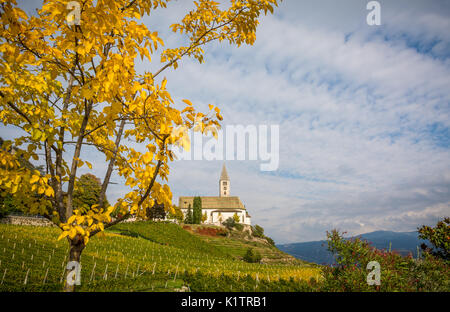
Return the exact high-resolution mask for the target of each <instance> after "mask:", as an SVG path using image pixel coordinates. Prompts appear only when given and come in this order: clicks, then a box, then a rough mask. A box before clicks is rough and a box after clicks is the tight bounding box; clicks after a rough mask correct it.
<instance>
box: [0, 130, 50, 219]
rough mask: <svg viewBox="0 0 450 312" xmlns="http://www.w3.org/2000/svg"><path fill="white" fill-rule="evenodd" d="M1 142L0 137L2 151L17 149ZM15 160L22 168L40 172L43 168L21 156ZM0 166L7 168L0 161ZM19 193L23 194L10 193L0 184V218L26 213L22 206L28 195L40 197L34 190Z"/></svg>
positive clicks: (10, 152) (9, 151) (13, 151)
mask: <svg viewBox="0 0 450 312" xmlns="http://www.w3.org/2000/svg"><path fill="white" fill-rule="evenodd" d="M3 143H4V140H3V138H1V137H0V149H2V150H3V153H9V154H15V153H16V151H17V149H16V148H15V147H14V146H12V145H8V144H5V146H3ZM17 160H18V166H19V167H20V168H22V169H23V170H38V171H40V172H42V170H43V168H42V166H34V165H33V164H32V163H31V162H29V161H28V160H25V159H23V158H22V157H18V158H17ZM0 168H1V169H3V170H8V167H7V166H6V165H3V164H2V163H0ZM21 195H24V194H19V193H15V194H12V193H11V192H9V189H8V188H7V187H4V186H1V185H0V219H1V218H4V217H6V216H7V215H9V214H11V213H18V214H23V213H24V212H25V213H26V212H27V210H26V209H25V211H24V209H23V208H24V207H26V203H27V201H28V199H29V198H30V197H42V196H41V195H39V194H38V193H37V192H36V191H34V192H32V193H28V194H26V197H24V196H21Z"/></svg>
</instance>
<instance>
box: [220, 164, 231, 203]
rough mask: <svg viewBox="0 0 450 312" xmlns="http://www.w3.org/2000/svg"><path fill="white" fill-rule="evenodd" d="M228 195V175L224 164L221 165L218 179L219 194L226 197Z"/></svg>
mask: <svg viewBox="0 0 450 312" xmlns="http://www.w3.org/2000/svg"><path fill="white" fill-rule="evenodd" d="M229 195H230V178H229V177H228V173H227V168H225V164H223V167H222V173H221V174H220V179H219V196H220V197H228V196H229Z"/></svg>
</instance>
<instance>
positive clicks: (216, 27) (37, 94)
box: [0, 0, 277, 243]
mask: <svg viewBox="0 0 450 312" xmlns="http://www.w3.org/2000/svg"><path fill="white" fill-rule="evenodd" d="M167 2H168V1H167V0H151V1H132V2H130V1H129V0H117V1H110V0H108V1H85V2H83V9H82V10H81V12H80V16H79V25H72V24H74V23H75V22H77V20H78V18H75V19H72V22H71V23H68V13H69V11H68V9H67V7H66V4H67V1H59V0H47V1H44V4H43V6H42V8H41V9H40V10H38V12H37V14H35V15H33V16H27V14H26V13H25V12H24V11H23V10H21V9H19V8H18V7H17V5H16V4H15V3H14V1H6V2H4V3H3V4H2V6H0V20H1V23H2V27H0V71H1V73H2V74H1V75H0V122H2V123H3V124H5V125H12V126H17V127H20V128H22V129H23V130H24V132H25V135H23V136H21V137H19V138H16V139H15V140H14V143H13V142H6V143H5V144H6V145H5V147H4V148H2V149H0V163H1V166H0V185H1V186H2V189H6V190H7V191H10V192H11V193H13V194H15V196H20V197H21V198H23V199H24V202H26V203H25V205H24V209H25V210H27V211H28V212H34V213H42V214H45V215H49V216H51V217H52V220H54V222H55V223H57V224H58V225H59V226H60V227H61V229H62V230H63V232H62V234H61V235H60V237H59V239H62V238H64V237H67V236H68V237H69V238H70V239H73V238H74V237H75V236H76V235H80V236H82V237H83V239H84V241H85V243H87V242H88V240H89V236H90V233H92V232H93V231H103V230H104V228H105V226H107V224H108V223H109V222H111V220H112V218H111V216H110V215H111V213H112V211H113V210H114V207H117V208H118V211H119V212H120V213H121V214H122V215H124V214H127V215H128V214H138V215H141V214H144V211H145V207H148V206H150V205H152V204H153V203H154V201H155V200H157V201H158V202H159V203H162V204H164V206H166V207H171V200H172V193H171V191H170V188H169V186H168V185H167V184H164V182H167V181H168V175H169V172H170V170H169V164H170V161H172V160H173V159H174V155H173V153H172V152H171V151H170V147H171V146H176V145H178V146H182V147H183V148H185V149H189V148H190V141H189V136H188V135H187V130H189V129H194V130H195V131H201V132H202V133H205V134H208V133H210V132H212V133H213V135H216V130H215V129H218V128H219V127H220V124H219V121H221V120H222V116H221V115H220V110H219V109H218V108H217V107H213V106H212V105H209V111H210V112H209V113H210V114H209V115H207V114H203V113H201V112H197V110H196V109H195V108H194V105H193V104H192V102H191V101H189V100H187V99H184V100H182V102H183V103H184V104H185V105H186V108H184V109H181V110H178V108H176V107H175V101H174V100H173V99H172V97H171V95H170V93H169V91H168V89H169V82H168V80H167V79H166V78H165V77H164V78H163V77H162V75H160V74H161V73H162V72H163V71H166V70H170V69H176V68H177V67H178V66H179V64H181V63H180V60H181V59H182V58H184V57H194V58H195V59H197V60H198V61H199V62H200V63H202V62H204V50H203V46H204V45H206V44H207V43H209V42H211V41H214V40H217V41H224V40H225V41H228V42H229V43H231V44H233V45H236V46H240V45H241V44H253V43H254V41H255V38H256V35H255V34H256V27H257V25H258V19H259V17H260V15H261V14H262V13H264V14H266V13H267V12H270V13H272V12H273V8H274V7H275V6H277V1H276V0H252V1H234V0H233V1H231V2H230V3H229V4H228V6H227V5H219V3H217V2H215V1H211V0H202V1H195V2H194V8H193V9H192V10H191V11H190V12H187V14H186V15H185V16H184V17H183V18H182V20H181V21H180V22H178V23H175V24H173V25H172V26H171V29H172V30H173V31H174V32H176V33H180V34H183V36H186V37H187V40H186V42H187V44H186V46H180V47H175V48H163V46H164V41H163V39H162V38H160V36H159V33H158V32H157V31H156V30H155V29H151V30H150V29H148V27H147V26H146V25H145V24H144V23H142V22H141V20H142V18H143V17H144V16H148V15H150V14H151V12H153V11H154V10H157V9H159V8H165V7H166V3H167ZM69 22H70V21H69ZM154 55H158V56H160V60H161V61H162V62H163V63H164V64H163V65H162V67H161V68H160V69H157V70H155V71H154V72H149V71H145V72H144V73H138V72H137V70H136V63H135V62H136V60H137V59H138V57H140V58H141V59H142V62H144V63H146V65H148V64H149V63H151V62H152V58H151V57H152V56H154ZM147 67H148V68H154V67H152V66H147ZM213 109H214V111H213ZM125 125H126V126H125ZM117 139H120V140H117ZM125 139H130V140H132V141H134V142H137V143H138V144H143V146H146V147H147V150H146V151H145V152H140V151H137V150H134V149H133V148H132V147H130V146H128V145H127V144H126V143H125V142H126V140H125ZM116 142H117V144H116ZM13 144H14V151H15V154H14V153H10V152H7V151H8V150H11V147H12V145H13ZM22 144H26V148H21V147H20V146H21V145H22ZM87 145H89V146H91V147H93V148H95V149H96V150H98V151H99V152H100V153H102V154H103V155H104V157H105V161H106V163H107V164H109V163H110V162H111V164H112V168H114V169H117V172H118V173H119V175H120V176H121V177H123V178H124V180H125V181H126V184H127V185H128V186H129V187H130V190H129V192H127V193H125V194H124V195H123V196H122V198H120V199H118V201H117V203H116V204H115V205H114V207H113V206H112V207H108V209H107V210H106V211H104V210H103V209H100V207H99V206H98V205H97V206H95V205H94V206H93V207H91V209H89V210H88V211H87V212H86V213H84V214H83V215H82V214H81V212H80V211H74V212H73V215H72V216H71V215H70V214H71V210H72V207H66V204H67V205H68V206H70V205H71V201H70V200H68V199H70V198H71V196H72V195H73V193H72V192H73V189H74V184H75V181H76V179H77V176H78V175H79V172H78V171H77V170H78V168H79V167H81V166H83V165H84V164H86V165H87V167H88V168H89V169H92V164H91V163H90V162H89V161H87V160H86V159H80V157H81V155H84V154H83V153H82V150H84V148H85V147H86V146H87ZM37 150H39V154H37V153H36V151H37ZM41 151H42V152H41ZM19 159H24V160H31V159H33V160H36V161H40V163H44V164H45V167H46V168H45V172H46V173H47V174H45V175H43V174H41V173H39V172H37V171H33V170H29V169H27V168H24V167H23V166H21V165H20V162H19V161H18V160H19ZM156 181H159V182H156ZM63 184H64V187H63ZM66 185H67V186H68V188H67V189H68V191H67V192H68V193H67V194H63V193H64V192H65V189H66ZM63 189H64V191H63ZM36 192H37V193H38V194H43V195H44V196H30V194H31V193H36ZM62 207H63V208H62ZM64 209H66V211H63V210H64ZM60 216H66V218H67V219H68V220H60V219H59V218H60ZM75 216H76V217H75ZM74 217H75V218H74ZM60 222H62V223H60Z"/></svg>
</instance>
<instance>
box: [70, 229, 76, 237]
mask: <svg viewBox="0 0 450 312" xmlns="http://www.w3.org/2000/svg"><path fill="white" fill-rule="evenodd" d="M75 235H77V230H76V229H75V228H71V229H70V231H69V238H70V239H73V238H74V237H75Z"/></svg>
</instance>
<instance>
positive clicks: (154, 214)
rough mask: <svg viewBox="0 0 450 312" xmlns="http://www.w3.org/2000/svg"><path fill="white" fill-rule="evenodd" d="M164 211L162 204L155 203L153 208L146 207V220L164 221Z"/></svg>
mask: <svg viewBox="0 0 450 312" xmlns="http://www.w3.org/2000/svg"><path fill="white" fill-rule="evenodd" d="M166 214H167V212H166V210H165V209H164V205H163V204H158V203H155V204H154V205H153V207H151V208H148V207H147V216H146V217H147V218H148V219H150V220H155V219H165V218H166Z"/></svg>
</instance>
